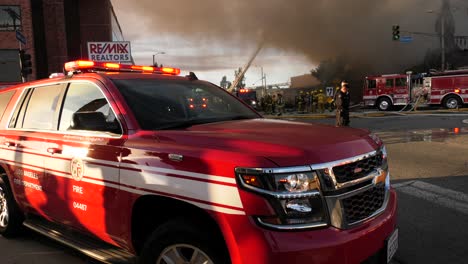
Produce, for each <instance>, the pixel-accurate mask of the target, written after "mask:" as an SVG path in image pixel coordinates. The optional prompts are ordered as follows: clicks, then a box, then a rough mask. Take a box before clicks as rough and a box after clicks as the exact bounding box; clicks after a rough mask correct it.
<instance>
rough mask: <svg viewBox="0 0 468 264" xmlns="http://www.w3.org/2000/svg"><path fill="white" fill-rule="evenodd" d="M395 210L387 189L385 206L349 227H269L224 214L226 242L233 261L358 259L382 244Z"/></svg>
mask: <svg viewBox="0 0 468 264" xmlns="http://www.w3.org/2000/svg"><path fill="white" fill-rule="evenodd" d="M396 212H397V200H396V192H395V191H394V190H393V189H391V190H390V197H389V201H388V204H387V207H386V209H385V210H384V211H383V212H382V213H381V214H379V215H378V216H376V217H375V218H372V219H369V220H367V221H366V222H364V223H362V224H359V225H357V226H356V227H353V228H351V229H343V230H342V229H337V228H335V227H327V228H323V229H316V230H307V231H272V230H266V229H263V228H260V227H259V226H258V225H256V224H255V223H254V221H253V220H252V219H250V218H249V217H246V216H236V217H233V218H231V217H228V219H226V220H228V221H229V222H230V223H229V227H230V229H231V230H230V232H229V233H230V235H229V236H228V237H229V238H227V239H226V242H227V244H228V247H229V250H230V253H231V259H232V263H233V264H234V263H235V264H240V263H242V264H263V263H265V264H267V263H268V264H280V263H281V264H286V263H288V264H289V263H298V264H300V263H307V264H309V263H330V264H332V263H333V264H336V263H340V264H341V263H343V264H345V263H351V264H354V263H361V262H362V261H365V260H366V259H368V258H369V257H371V256H373V255H374V254H376V253H377V252H379V250H381V249H383V248H384V247H385V240H386V239H387V238H388V237H389V236H390V235H391V234H392V232H393V231H394V230H395V228H396ZM240 218H242V219H240ZM224 231H226V230H224ZM225 238H226V236H225Z"/></svg>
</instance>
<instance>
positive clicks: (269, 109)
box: [265, 94, 273, 114]
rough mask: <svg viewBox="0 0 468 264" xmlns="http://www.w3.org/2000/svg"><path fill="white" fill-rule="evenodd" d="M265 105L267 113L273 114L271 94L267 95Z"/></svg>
mask: <svg viewBox="0 0 468 264" xmlns="http://www.w3.org/2000/svg"><path fill="white" fill-rule="evenodd" d="M265 105H266V107H265V113H266V114H271V113H272V112H273V98H271V95H269V94H267V95H266V96H265Z"/></svg>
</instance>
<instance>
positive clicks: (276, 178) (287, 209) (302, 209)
mask: <svg viewBox="0 0 468 264" xmlns="http://www.w3.org/2000/svg"><path fill="white" fill-rule="evenodd" d="M265 171H269V172H265ZM270 171H271V172H270ZM278 171H279V170H278ZM236 172H237V175H238V179H239V181H240V183H241V185H242V186H243V187H244V188H245V189H247V190H249V191H252V192H255V193H257V194H260V195H262V196H264V197H265V199H267V200H268V201H269V202H270V204H271V206H272V207H273V208H274V210H275V212H276V215H275V216H258V217H257V218H256V219H257V221H258V222H259V224H261V225H264V226H267V227H271V228H276V229H299V228H313V227H322V226H326V225H327V214H326V210H325V207H324V204H325V203H324V201H323V197H322V195H321V192H320V182H319V179H318V176H317V174H316V173H315V172H312V171H308V172H307V171H305V172H291V173H287V172H286V173H282V172H275V169H272V170H261V169H241V168H238V169H236Z"/></svg>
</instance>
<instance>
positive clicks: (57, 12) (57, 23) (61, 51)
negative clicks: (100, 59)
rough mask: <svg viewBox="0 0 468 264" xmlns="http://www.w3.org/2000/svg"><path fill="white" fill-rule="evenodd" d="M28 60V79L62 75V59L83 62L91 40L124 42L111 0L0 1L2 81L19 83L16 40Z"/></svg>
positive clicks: (0, 68) (0, 73)
mask: <svg viewBox="0 0 468 264" xmlns="http://www.w3.org/2000/svg"><path fill="white" fill-rule="evenodd" d="M16 30H19V31H20V32H21V33H22V34H23V35H24V37H25V38H26V45H23V46H22V48H23V49H25V50H26V53H28V54H31V56H32V69H33V73H32V75H30V76H29V78H28V80H34V79H40V78H46V77H48V76H49V74H50V73H52V72H62V69H63V64H64V63H65V62H66V61H69V60H74V59H78V58H87V57H88V55H87V42H89V41H122V40H124V38H123V34H122V30H121V28H120V26H119V23H118V20H117V18H116V16H115V13H114V9H113V7H112V3H111V1H110V0H98V1H96V0H0V82H15V81H19V80H20V74H19V72H20V68H19V56H18V49H19V45H20V44H19V42H18V40H17V39H16Z"/></svg>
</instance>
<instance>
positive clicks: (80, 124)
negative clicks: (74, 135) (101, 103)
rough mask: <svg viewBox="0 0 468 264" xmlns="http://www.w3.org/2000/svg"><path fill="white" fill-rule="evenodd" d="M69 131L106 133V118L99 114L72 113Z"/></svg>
mask: <svg viewBox="0 0 468 264" xmlns="http://www.w3.org/2000/svg"><path fill="white" fill-rule="evenodd" d="M70 129H76V130H92V131H108V130H109V129H108V127H107V121H106V117H105V116H104V114H103V113H101V112H79V113H74V114H73V117H72V124H71V126H70Z"/></svg>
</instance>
